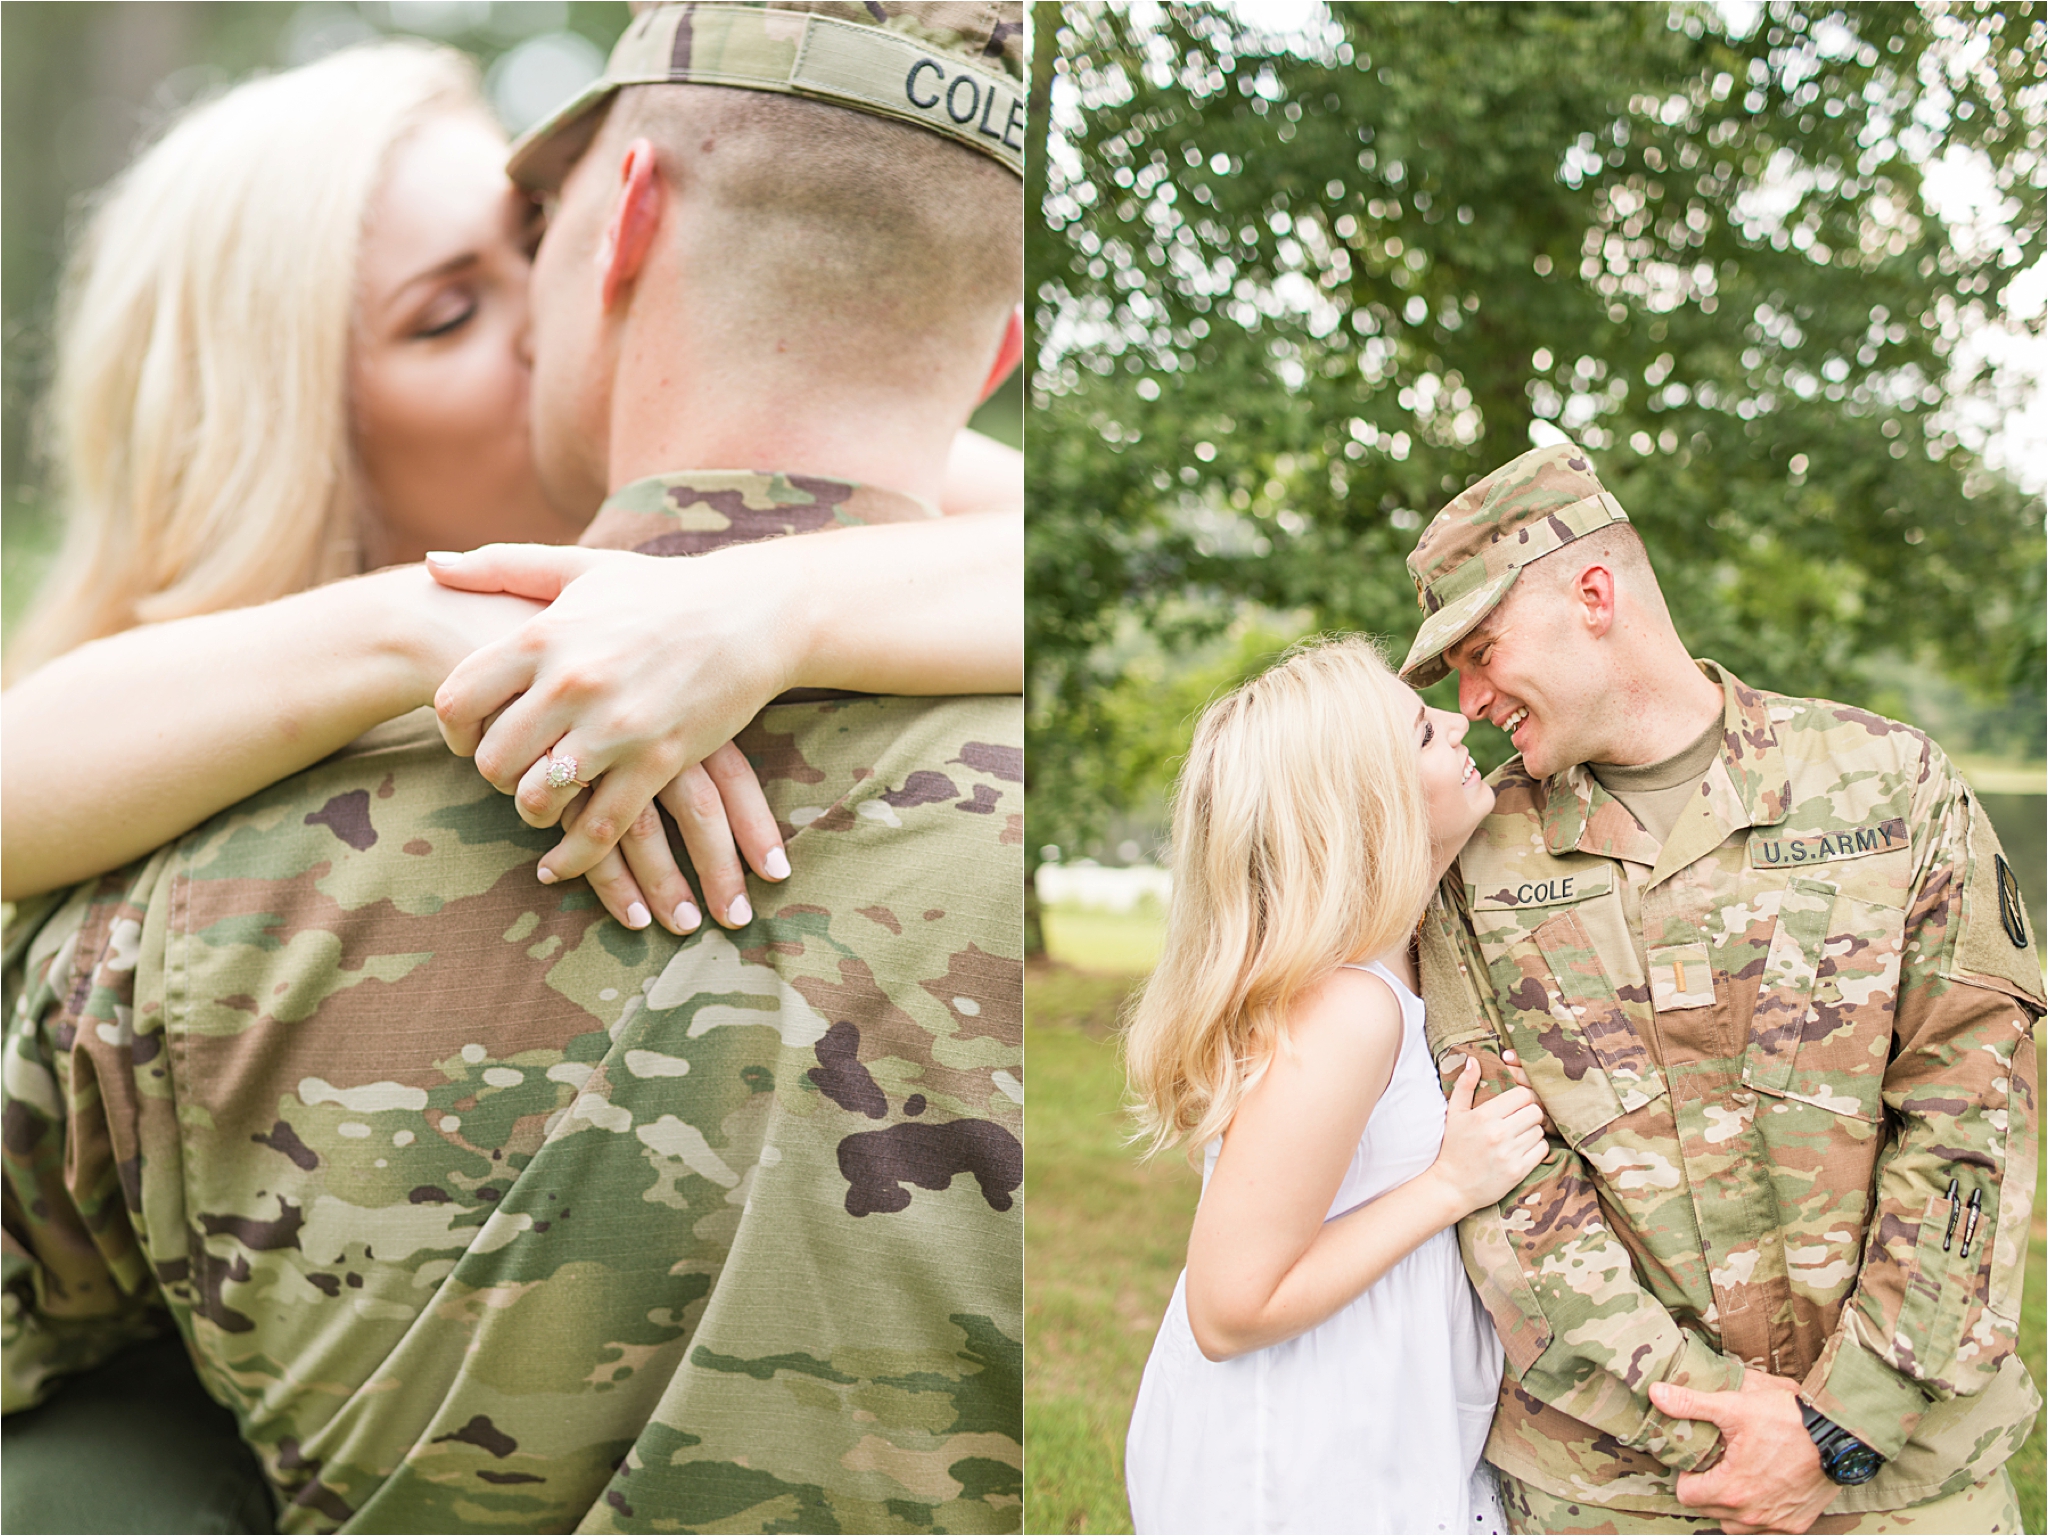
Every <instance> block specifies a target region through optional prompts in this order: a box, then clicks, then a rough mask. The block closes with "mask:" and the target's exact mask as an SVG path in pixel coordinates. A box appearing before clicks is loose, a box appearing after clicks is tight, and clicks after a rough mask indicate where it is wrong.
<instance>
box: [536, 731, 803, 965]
mask: <svg viewBox="0 0 2048 1536" xmlns="http://www.w3.org/2000/svg"><path fill="white" fill-rule="evenodd" d="M657 803H658V804H659V805H660V806H663V807H666V808H667V810H668V812H669V814H670V815H671V816H673V817H674V818H675V822H676V826H677V828H678V830H680V831H681V833H682V835H683V846H684V847H685V848H687V849H689V851H690V861H691V862H692V863H693V864H695V865H696V867H697V878H698V880H699V881H700V882H702V884H703V887H704V898H705V903H706V905H708V906H709V908H710V909H711V915H712V917H713V918H715V919H716V920H717V921H718V922H719V923H721V924H723V925H724V926H725V927H728V928H744V927H745V926H746V925H747V924H748V923H750V922H752V921H753V919H754V911H753V907H752V905H751V904H750V903H749V902H748V901H747V878H746V871H745V870H743V869H742V868H741V867H740V855H741V854H744V855H745V857H746V860H747V862H748V863H749V864H751V865H753V866H754V868H755V869H756V870H758V871H759V872H760V873H761V874H762V875H763V876H765V877H766V878H767V879H770V880H782V879H786V878H787V877H788V875H789V859H788V857H787V855H785V854H784V852H783V850H782V836H781V833H780V832H779V831H778V830H777V828H776V825H775V817H774V814H773V813H772V812H771V811H770V810H769V809H768V802H767V800H766V798H765V797H763V795H762V794H761V785H760V781H759V780H757V779H756V778H755V777H754V770H753V769H752V768H751V767H750V766H749V765H748V763H747V760H746V758H745V756H744V755H742V754H741V752H740V750H739V748H737V747H735V746H734V745H733V744H732V743H731V742H727V743H726V744H725V745H724V746H722V747H720V748H719V749H718V750H717V751H716V752H714V753H712V754H711V756H709V757H708V758H706V759H705V760H704V761H703V762H702V763H699V764H696V765H694V766H693V767H690V768H687V769H685V770H684V771H683V772H682V773H680V774H678V775H677V776H676V777H675V778H674V779H672V780H670V781H669V783H668V784H667V785H666V786H664V787H663V789H662V790H661V792H660V794H659V795H657V796H656V797H655V800H654V801H650V802H649V803H648V804H647V805H646V806H644V807H642V809H641V810H640V813H639V814H638V815H637V816H635V817H634V818H633V821H632V824H631V825H630V826H628V827H627V828H626V831H625V834H624V835H623V836H622V837H621V838H620V839H619V844H618V846H617V847H616V848H613V849H611V850H610V851H608V852H607V853H605V854H604V855H603V856H602V857H601V858H599V859H598V861H597V863H596V864H594V865H592V866H591V868H590V870H589V872H588V877H587V878H588V879H589V881H590V886H591V889H592V890H594V891H595V892H597V898H598V900H599V901H601V902H603V903H604V907H605V910H606V911H608V912H610V913H611V914H612V916H614V917H616V918H617V919H618V920H619V921H620V922H622V923H624V924H625V925H626V926H627V927H628V928H645V927H646V926H647V925H648V923H649V922H653V921H659V922H660V924H661V925H662V927H664V928H666V929H668V930H669V931H670V932H671V933H679V934H680V933H690V932H693V931H694V930H695V929H696V928H697V927H698V925H699V924H700V923H701V922H702V921H703V913H702V910H701V909H700V908H699V906H698V904H697V900H696V898H695V896H694V895H692V893H691V891H690V883H689V881H687V880H686V879H684V878H683V873H682V870H681V869H680V868H678V867H677V865H676V859H675V853H674V851H673V849H672V848H671V847H670V844H669V836H668V828H667V827H666V826H665V825H664V824H663V822H662V819H661V812H660V810H658V809H656V805H657ZM585 804H587V797H586V796H583V795H579V796H577V797H576V799H574V800H572V801H571V802H570V803H569V808H568V809H567V810H566V811H565V812H564V813H563V815H562V826H563V828H564V829H565V830H567V831H569V832H571V833H572V835H573V833H574V831H575V829H576V827H577V824H578V821H579V819H580V816H581V813H582V810H583V808H584V806H585ZM736 848H737V851H735V849H736ZM559 852H560V848H559V847H558V848H557V849H556V850H555V851H554V852H552V853H550V854H548V855H547V857H545V858H543V859H542V860H541V865H540V871H539V873H540V878H541V881H542V883H543V884H549V885H552V884H553V883H554V882H555V881H556V880H558V879H560V878H561V876H559V875H557V874H556V873H555V870H554V868H553V867H552V864H553V860H554V858H555V855H556V853H559Z"/></svg>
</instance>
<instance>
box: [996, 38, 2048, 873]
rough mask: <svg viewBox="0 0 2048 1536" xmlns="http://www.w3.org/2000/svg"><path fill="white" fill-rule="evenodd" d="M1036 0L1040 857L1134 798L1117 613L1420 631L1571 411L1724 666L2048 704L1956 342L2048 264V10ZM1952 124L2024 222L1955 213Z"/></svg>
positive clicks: (1844, 686) (2036, 545) (1186, 632)
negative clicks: (1304, 619)
mask: <svg viewBox="0 0 2048 1536" xmlns="http://www.w3.org/2000/svg"><path fill="white" fill-rule="evenodd" d="M1034 9H1035V14H1036V18H1037V20H1036V24H1037V26H1038V28H1039V30H1038V33H1037V36H1036V38H1035V52H1034V65H1035V72H1036V74H1037V75H1038V80H1039V84H1040V85H1041V87H1045V86H1050V87H1051V90H1050V93H1049V94H1050V97H1051V100H1052V103H1053V107H1054V112H1053V114H1052V116H1053V117H1054V119H1055V129H1054V131H1053V133H1052V135H1051V138H1050V142H1049V143H1048V145H1047V149H1046V153H1044V154H1041V155H1038V156H1035V157H1034V160H1033V165H1032V177H1031V182H1030V185H1029V188H1028V194H1027V195H1028V197H1029V200H1030V210H1031V211H1030V222H1029V227H1028V232H1027V251H1026V260H1027V270H1028V271H1029V272H1030V274H1031V277H1032V281H1033V283H1034V285H1035V288H1034V294H1033V303H1034V313H1033V322H1034V334H1033V340H1034V343H1035V347H1036V351H1035V354H1034V361H1035V365H1036V372H1035V374H1034V377H1033V400H1032V404H1033V408H1034V414H1033V417H1032V425H1031V430H1030V434H1029V437H1028V442H1027V453H1028V456H1029V457H1028V475H1029V483H1030V486H1031V493H1030V494H1031V513H1030V524H1029V528H1030V531H1029V561H1030V566H1029V583H1030V617H1029V620H1028V626H1029V627H1028V645H1029V654H1030V657H1031V715H1030V719H1031V727H1030V729H1031V736H1030V742H1031V747H1030V758H1031V762H1032V775H1033V776H1032V782H1031V785H1030V792H1031V797H1032V810H1033V816H1034V821H1033V828H1034V831H1033V836H1032V842H1033V843H1034V845H1036V844H1043V843H1045V842H1048V841H1059V842H1062V843H1074V842H1076V841H1079V840H1081V839H1084V838H1085V837H1086V836H1087V835H1088V834H1089V833H1090V832H1091V830H1093V829H1094V828H1095V827H1097V826H1099V824H1100V817H1101V815H1102V813H1103V811H1104V810H1105V809H1107V808H1109V807H1110V806H1112V805H1114V804H1115V803H1116V799H1117V796H1118V795H1119V793H1121V792H1122V791H1123V789H1124V788H1127V787H1128V786H1119V784H1118V783H1117V782H1115V779H1116V775H1115V773H1114V771H1113V770H1112V769H1111V768H1110V767H1108V766H1106V765H1108V764H1112V763H1113V762H1114V761H1116V760H1117V759H1118V757H1119V753H1118V752H1116V751H1114V750H1111V749H1110V741H1111V737H1112V736H1113V734H1114V730H1115V724H1114V722H1113V721H1112V720H1111V719H1110V718H1109V714H1111V713H1114V710H1113V709H1111V708H1109V706H1108V705H1107V704H1106V702H1105V701H1106V700H1108V698H1109V695H1110V692H1111V690H1112V685H1113V684H1114V682H1115V680H1116V676H1117V674H1118V671H1119V663H1118V660H1117V653H1116V648H1115V646H1114V645H1113V644H1112V641H1113V640H1114V639H1115V637H1116V636H1117V634H1118V632H1119V627H1120V626H1129V625H1131V624H1134V623H1138V624H1146V625H1150V626H1152V627H1153V628H1154V629H1155V631H1156V632H1157V633H1158V635H1159V637H1160V639H1161V642H1162V643H1163V644H1164V645H1166V646H1167V647H1168V648H1169V649H1171V648H1173V647H1175V646H1178V645H1180V644H1182V643H1184V642H1185V641H1186V640H1188V639H1190V638H1192V637H1193V636H1195V635H1196V634H1198V633H1199V632H1200V631H1201V630H1202V629H1203V627H1204V626H1205V625H1206V626H1220V625H1221V624H1223V623H1225V622H1227V620H1228V617H1229V614H1230V613H1231V611H1232V610H1233V605H1234V604H1236V603H1240V602H1243V601H1246V600H1249V601H1254V602H1258V603H1263V604H1267V605H1270V606H1272V607H1274V608H1279V609H1288V610H1293V609H1305V610H1307V611H1308V612H1309V613H1310V614H1311V615H1312V617H1313V621H1314V622H1315V623H1316V624H1318V625H1321V626H1326V627H1334V628H1346V629H1363V630H1368V631H1373V632H1377V633H1382V634H1385V635H1387V636H1388V637H1389V639H1390V641H1391V643H1392V644H1393V645H1394V646H1399V647H1405V645H1406V643H1407V641H1408V639H1409V637H1410V636H1411V635H1412V633H1413V631H1414V628H1415V625H1416V623H1417V620H1418V615H1417V612H1416V609H1415V598H1414V590H1413V587H1412V586H1411V585H1410V583H1409V581H1408V578H1407V575H1406V572H1405V571H1404V569H1403V566H1402V561H1403V559H1404V557H1405V556H1406V554H1407V552H1408V550H1409V549H1410V548H1411V547H1412V545H1413V543H1414V539H1415V535H1416V532H1417V530H1418V529H1419V527H1420V526H1421V524H1422V522H1424V521H1425V520H1426V519H1427V517H1428V516H1429V515H1430V514H1431V513H1432V512H1433V511H1434V510H1435V509H1436V508H1437V507H1439V506H1440V505H1442V504H1443V502H1444V501H1446V500H1448V499H1449V498H1450V497H1451V496H1452V495H1454V494H1455V493H1456V492H1457V491H1458V490H1460V489H1462V488H1463V487H1464V486H1466V485H1468V484H1470V483H1471V482H1472V481H1473V480H1475V479H1477V478H1479V477H1480V476H1481V475H1483V474H1485V473H1486V472H1487V471H1488V470H1490V469H1492V468H1494V467H1495V466H1497V465H1498V464H1500V463H1503V462H1505V461H1506V460H1507V459H1509V458H1512V457H1513V456H1514V455H1515V454H1517V453H1520V452H1522V451H1523V450H1525V449H1526V448H1527V447H1529V445H1530V442H1531V440H1532V439H1531V430H1532V424H1534V423H1538V422H1548V423H1553V424H1555V425H1557V426H1559V427H1561V428H1562V429H1563V430H1565V431H1566V432H1567V433H1568V434H1569V435H1571V436H1572V437H1573V438H1574V439H1575V440H1576V441H1579V442H1580V443H1582V444H1584V445H1585V446H1586V447H1588V448H1590V449H1592V450H1594V452H1595V455H1596V459H1597V462H1598V464H1599V467H1600V470H1601V473H1602V476H1603V478H1604V479H1605V480H1606V482H1607V484H1608V486H1609V488H1610V489H1611V490H1613V491H1614V492H1615V494H1616V495H1617V496H1618V497H1619V498H1620V500H1621V502H1622V504H1623V505H1624V506H1625V507H1627V508H1628V509H1629V512H1630V515H1631V517H1632V518H1633V519H1634V520H1635V522H1636V524H1637V526H1638V528H1639V529H1640V530H1641V532H1642V534H1643V536H1644V539H1645V541H1646V543H1647V544H1648V545H1649V547H1650V550H1651V553H1652V556H1653V557H1654V558H1655V560H1656V561H1657V563H1658V566H1659V568H1660V570H1661V572H1662V573H1663V575H1664V579H1665V585H1666V588H1667V595H1668V596H1669V598H1670V600H1671V606H1672V609H1673V612H1674V617H1675V618H1676V620H1677V622H1678V625H1679V628H1680V631H1681V633H1683V634H1684V635H1685V636H1686V638H1687V639H1688V641H1689V642H1690V643H1691V644H1692V645H1693V647H1694V648H1695V650H1696V652H1697V653H1698V654H1704V655H1712V656H1715V657H1717V658H1718V659H1720V660H1722V661H1725V662H1727V663H1728V664H1729V665H1730V666H1732V667H1733V668H1734V669H1735V670H1736V671H1737V672H1738V673H1740V674H1741V675H1742V676H1744V677H1745V678H1746V679H1748V680H1749V681H1751V682H1753V683H1756V684H1758V685H1760V686H1765V687H1771V688H1778V689H1783V690H1785V691H1788V692H1793V693H1803V694H1823V695H1828V694H1832V695H1837V696H1841V695H1848V696H1853V697H1865V698H1867V697H1868V696H1869V689H1870V687H1871V684H1872V681H1873V677H1875V676H1880V675H1881V668H1882V666H1883V665H1886V664H1887V662H1886V658H1891V659H1892V662H1893V663H1895V662H1896V660H1897V659H1898V658H1903V657H1926V658H1930V659H1932V660H1934V661H1935V662H1936V663H1937V664H1938V665H1939V666H1941V667H1942V668H1943V670H1944V671H1946V672H1947V673H1948V674H1949V675H1950V676H1952V677H1954V678H1956V679H1957V680H1959V681H1961V682H1965V683H1968V684H1970V685H1972V686H1975V687H1977V688H1980V689H1983V690H1986V691H1993V692H1999V693H2004V692H2008V691H2010V690H2012V689H2015V688H2018V689H2021V690H2022V691H2029V692H2031V694H2032V695H2033V696H2034V697H2036V698H2038V696H2039V693H2040V688H2041V683H2040V677H2041V672H2042V667H2043V644H2042V620H2041V608H2042V578H2041V569H2042V548H2043V546H2042V517H2041V507H2040V504H2039V501H2038V499H2036V498H2030V497H2028V496H2025V495H2023V494H2022V493H2021V492H2020V491H2019V490H2018V489H2016V488H2015V487H2014V486H2013V485H2012V484H2010V483H2009V482H2008V481H2006V480H2005V479H2003V478H2002V477H2001V476H1999V475H1997V474H1995V473H1993V472H1991V471H1989V470H1987V468H1986V467H1985V466H1984V464H1983V463H1982V462H1981V459H1980V457H1979V455H1978V454H1977V453H1976V452H1974V451H1973V441H1972V439H1971V438H1970V435H1969V429H1968V423H1967V419H1966V416H1967V413H1966V411H1965V410H1964V409H1963V408H1964V407H1966V406H1967V405H1968V403H1969V401H1968V399H1967V396H1968V395H1969V393H1970V391H1971V389H1972V388H1976V389H1979V390H1981V389H1982V387H1983V386H1982V385H1981V383H1980V384H1978V385H1975V386H1972V385H1969V384H1964V385H1962V386H1961V389H1960V392H1958V389H1957V387H1956V386H1955V383H1954V381H1953V379H1952V374H1951V368H1950V355H1951V353H1952V352H1953V350H1954V348H1955V347H1956V345H1957V343H1958V342H1959V341H1960V340H1961V339H1962V338H1963V337H1964V336H1965V335H1966V334H1967V332H1968V331H1969V330H1970V329H1971V328H1972V327H1973V326H1975V325H1978V324H1981V323H1983V322H1984V321H1985V319H1986V318H1987V317H1988V316H1992V315H1995V314H1996V312H1997V308H1998V304H1999V299H2000V296H2001V294H2002V293H2003V291H2004V289H2005V286H2006V284H2008V283H2009V282H2010V281H2011V280H2012V278H2013V277H2014V275H2015V274H2016V273H2017V272H2018V271H2019V270H2021V268H2022V267H2023V266H2024V265H2025V264H2027V263H2029V262H2031V261H2033V260H2035V259H2037V258H2038V257H2039V256H2040V249H2039V244H2040V242H2039V231H2040V222H2041V214H2042V206H2043V191H2042V169H2043V136H2042V127H2041V122H2042V115H2041V105H2042V88H2041V86H2040V85H2039V84H2038V82H2039V81H2040V80H2041V78H2042V74H2043V64H2044V58H2048V47H2044V26H2043V22H2042V19H2041V17H2042V13H2041V10H2040V8H2039V7H2023V6H2020V5H2017V4H2013V5H2008V6H2006V7H2005V8H2003V9H1994V8H1993V7H1991V6H1990V5H1981V6H1975V7H1969V6H1965V7H1957V8H1952V9H1943V8H1940V7H1928V8H1916V7H1912V6H1906V5H1891V4H1871V5H1856V6H1838V5H1833V4H1806V3H1797V0H1780V3H1773V4H1771V5H1769V6H1768V7H1767V8H1765V9H1763V10H1762V11H1760V12H1759V13H1757V14H1756V15H1755V16H1754V17H1753V18H1752V24H1751V25H1749V26H1748V27H1747V29H1746V30H1739V29H1738V28H1737V27H1735V26H1734V25H1733V24H1731V22H1730V20H1729V12H1728V11H1724V10H1722V9H1718V8H1713V7H1706V6H1695V5H1691V4H1678V5H1622V4H1528V5H1496V4H1455V5H1435V4H1379V5H1337V6H1331V7H1329V18H1328V20H1327V21H1326V22H1323V23H1320V24H1319V25H1320V28H1321V30H1320V31H1318V32H1316V33H1315V34H1314V35H1313V36H1309V37H1305V38H1294V39H1276V38H1274V37H1271V36H1267V35H1263V34H1261V33H1260V32H1259V31H1258V30H1257V29H1256V26H1255V24H1254V23H1255V19H1256V17H1257V15H1258V8H1257V7H1256V6H1246V7H1243V8H1242V9H1241V10H1240V9H1238V8H1231V7H1224V6H1218V5H1209V4H1168V5H1165V6H1164V7H1160V8H1150V9H1123V8H1112V7H1100V6H1093V5H1072V4H1070V5H1064V6H1057V7H1055V6H1047V5H1040V6H1037V7H1035V8H1034ZM1035 99H1036V100H1037V101H1039V102H1045V101H1046V100H1047V99H1048V92H1047V91H1046V90H1045V89H1043V88H1041V89H1040V90H1039V91H1038V93H1037V95H1036V97H1035ZM1039 115H1040V117H1041V119H1043V118H1044V116H1045V115H1046V114H1044V113H1043V112H1041V113H1040V114H1039ZM1944 155H1966V156H1976V155H1981V156H1982V157H1983V161H1984V163H1987V164H1988V166H1989V170H1990V178H1991V180H1992V181H1993V182H1994V183H1995V186H1996V190H1997V194H1998V199H1999V200H2001V203H2002V206H2001V207H2000V208H1999V209H1998V210H1997V211H1998V212H1999V213H2001V214H2002V215H2003V217H2002V218H1992V219H1987V220H1980V221H1979V222H1978V223H1977V225H1975V226H1972V227H1965V228H1956V227H1951V225H1950V224H1949V223H1948V222H1945V221H1944V220H1943V219H1941V218H1938V217H1935V216H1934V215H1933V214H1932V213H1931V212H1930V211H1929V209H1928V207H1927V205H1926V202H1925V200H1924V199H1923V196H1922V175H1923V171H1924V169H1925V168H1926V167H1927V166H1928V165H1929V164H1930V163H1932V162H1934V161H1936V160H1939V159H1940V158H1941V157H1943V156H1944ZM1538 430H1540V429H1538ZM1106 710H1107V711H1108V713H1106ZM2034 713H2035V716H2036V717H2037V718H2038V715H2039V711H2038V710H2036V711H2035V712H2034ZM1504 750H1505V749H1504V748H1502V747H1501V746H1500V745H1499V744H1498V743H1495V744H1493V746H1492V748H1491V753H1492V755H1494V756H1498V755H1502V753H1503V752H1504ZM1122 755H1123V756H1125V757H1127V756H1128V754H1127V753H1126V754H1122Z"/></svg>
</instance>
